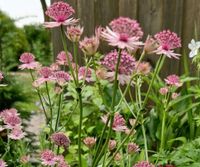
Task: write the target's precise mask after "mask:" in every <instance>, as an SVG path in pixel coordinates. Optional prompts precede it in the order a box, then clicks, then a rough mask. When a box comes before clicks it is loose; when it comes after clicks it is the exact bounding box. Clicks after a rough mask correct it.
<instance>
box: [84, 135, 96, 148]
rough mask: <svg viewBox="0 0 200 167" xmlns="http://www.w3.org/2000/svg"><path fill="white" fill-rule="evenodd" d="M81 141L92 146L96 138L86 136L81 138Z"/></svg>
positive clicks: (89, 146)
mask: <svg viewBox="0 0 200 167" xmlns="http://www.w3.org/2000/svg"><path fill="white" fill-rule="evenodd" d="M83 142H84V144H85V145H86V146H87V147H88V148H92V147H93V146H94V145H95V143H96V138H94V137H86V138H85V139H84V140H83Z"/></svg>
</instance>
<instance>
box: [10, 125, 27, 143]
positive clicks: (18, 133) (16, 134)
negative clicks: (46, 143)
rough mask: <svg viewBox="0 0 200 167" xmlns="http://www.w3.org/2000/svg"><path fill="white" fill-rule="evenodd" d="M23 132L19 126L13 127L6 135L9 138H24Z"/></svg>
mask: <svg viewBox="0 0 200 167" xmlns="http://www.w3.org/2000/svg"><path fill="white" fill-rule="evenodd" d="M24 136H25V133H24V132H23V131H22V129H21V128H20V127H15V128H13V129H12V130H11V133H10V134H9V135H8V137H9V138H10V139H13V140H20V139H22V138H24Z"/></svg>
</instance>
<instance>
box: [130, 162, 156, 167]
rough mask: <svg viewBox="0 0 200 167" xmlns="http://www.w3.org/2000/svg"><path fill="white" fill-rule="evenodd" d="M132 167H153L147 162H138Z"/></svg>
mask: <svg viewBox="0 0 200 167" xmlns="http://www.w3.org/2000/svg"><path fill="white" fill-rule="evenodd" d="M133 167H155V166H154V165H153V164H151V163H149V162H148V161H140V162H138V163H137V164H135V165H133Z"/></svg>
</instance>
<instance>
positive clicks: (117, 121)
mask: <svg viewBox="0 0 200 167" xmlns="http://www.w3.org/2000/svg"><path fill="white" fill-rule="evenodd" d="M101 119H102V121H103V123H106V121H107V119H108V116H107V115H104V116H102V117H101ZM108 125H109V124H108ZM112 129H113V130H115V131H117V132H125V131H126V130H127V129H128V128H127V126H126V121H125V119H124V118H123V117H122V115H120V114H119V113H118V112H117V113H115V115H114V121H113V125H112Z"/></svg>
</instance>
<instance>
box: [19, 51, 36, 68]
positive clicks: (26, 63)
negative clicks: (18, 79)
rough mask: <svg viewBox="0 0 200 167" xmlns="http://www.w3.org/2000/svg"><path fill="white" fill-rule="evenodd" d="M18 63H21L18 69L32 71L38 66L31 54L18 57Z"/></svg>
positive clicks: (26, 53)
mask: <svg viewBox="0 0 200 167" xmlns="http://www.w3.org/2000/svg"><path fill="white" fill-rule="evenodd" d="M19 61H20V62H21V63H22V64H21V65H19V69H21V70H24V69H29V70H34V69H36V68H38V67H39V66H40V64H39V63H38V62H36V61H35V56H34V55H33V54H32V53H28V52H25V53H23V54H22V55H21V56H20V59H19Z"/></svg>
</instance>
